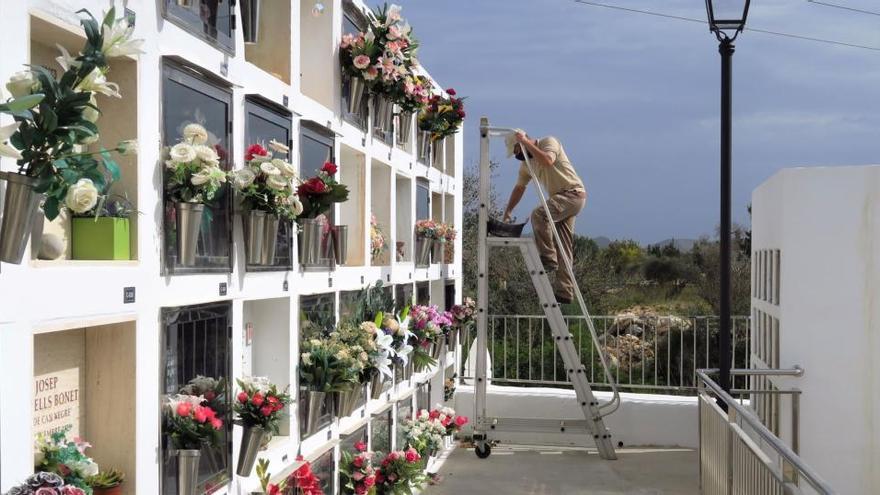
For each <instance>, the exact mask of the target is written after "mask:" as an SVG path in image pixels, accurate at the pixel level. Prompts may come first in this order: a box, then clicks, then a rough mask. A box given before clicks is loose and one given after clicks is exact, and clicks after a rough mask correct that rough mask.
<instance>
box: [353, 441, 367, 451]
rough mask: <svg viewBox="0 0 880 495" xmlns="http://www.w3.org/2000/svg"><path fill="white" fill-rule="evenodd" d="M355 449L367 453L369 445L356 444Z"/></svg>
mask: <svg viewBox="0 0 880 495" xmlns="http://www.w3.org/2000/svg"><path fill="white" fill-rule="evenodd" d="M354 448H355V450H357V451H358V452H366V451H367V444H365V443H364V442H356V443H355V444H354Z"/></svg>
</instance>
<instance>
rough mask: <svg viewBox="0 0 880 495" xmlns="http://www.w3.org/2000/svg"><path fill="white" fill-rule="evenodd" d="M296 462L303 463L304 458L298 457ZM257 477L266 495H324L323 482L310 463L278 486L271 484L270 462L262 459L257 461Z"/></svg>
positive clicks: (297, 469)
mask: <svg viewBox="0 0 880 495" xmlns="http://www.w3.org/2000/svg"><path fill="white" fill-rule="evenodd" d="M296 460H297V462H303V456H301V455H300V456H297V457H296ZM257 477H258V478H259V479H260V486H261V487H262V488H263V493H264V494H266V495H324V490H323V489H322V488H321V480H320V479H318V477H317V476H315V473H313V472H312V465H311V464H310V463H308V462H303V464H302V465H301V466H300V467H298V468H296V470H295V471H293V472H292V473H290V474H289V475H288V476H287V478H284V479H283V480H282V481H281V482H280V483H277V484H276V483H270V482H269V479H270V478H271V475H270V473H269V461H268V460H266V459H260V460H259V461H257Z"/></svg>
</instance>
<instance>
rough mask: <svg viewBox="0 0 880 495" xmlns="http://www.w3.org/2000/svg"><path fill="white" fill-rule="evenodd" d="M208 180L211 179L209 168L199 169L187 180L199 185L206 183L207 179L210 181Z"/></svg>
mask: <svg viewBox="0 0 880 495" xmlns="http://www.w3.org/2000/svg"><path fill="white" fill-rule="evenodd" d="M210 180H211V170H210V169H207V168H206V169H204V170H199V171H198V172H196V173H194V174H193V175H192V177H191V178H190V179H189V181H190V182H191V183H192V185H194V186H201V185H204V184H207V183H208V181H210Z"/></svg>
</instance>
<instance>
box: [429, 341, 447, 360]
mask: <svg viewBox="0 0 880 495" xmlns="http://www.w3.org/2000/svg"><path fill="white" fill-rule="evenodd" d="M445 350H446V342H444V341H443V340H437V341H436V342H432V343H431V357H432V358H433V359H434V360H435V361H438V362H439V361H440V358H441V357H443V351H445Z"/></svg>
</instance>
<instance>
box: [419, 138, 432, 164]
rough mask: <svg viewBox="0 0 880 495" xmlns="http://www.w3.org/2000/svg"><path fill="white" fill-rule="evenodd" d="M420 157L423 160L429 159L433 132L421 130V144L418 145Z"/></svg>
mask: <svg viewBox="0 0 880 495" xmlns="http://www.w3.org/2000/svg"><path fill="white" fill-rule="evenodd" d="M417 151H418V153H419V158H421V159H422V160H423V161H427V160H428V158H430V155H431V133H430V132H425V131H419V146H418V150H417Z"/></svg>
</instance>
